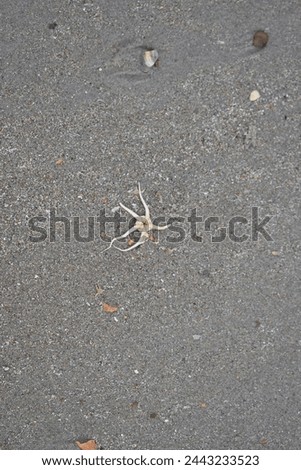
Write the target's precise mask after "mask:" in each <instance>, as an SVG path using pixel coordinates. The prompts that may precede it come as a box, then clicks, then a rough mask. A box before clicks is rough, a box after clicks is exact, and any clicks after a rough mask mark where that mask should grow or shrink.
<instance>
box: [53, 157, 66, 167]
mask: <svg viewBox="0 0 301 470" xmlns="http://www.w3.org/2000/svg"><path fill="white" fill-rule="evenodd" d="M55 164H56V166H62V165H63V164H64V160H63V159H62V158H59V159H58V160H56V162H55Z"/></svg>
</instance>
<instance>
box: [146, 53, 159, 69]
mask: <svg viewBox="0 0 301 470" xmlns="http://www.w3.org/2000/svg"><path fill="white" fill-rule="evenodd" d="M143 59H144V63H145V65H146V66H147V67H153V66H154V65H155V63H156V62H157V60H158V59H159V54H158V51H156V49H152V50H151V51H145V52H144V54H143Z"/></svg>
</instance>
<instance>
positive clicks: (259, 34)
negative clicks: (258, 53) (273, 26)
mask: <svg viewBox="0 0 301 470" xmlns="http://www.w3.org/2000/svg"><path fill="white" fill-rule="evenodd" d="M268 40H269V35H268V33H266V32H265V31H256V33H254V36H253V46H254V47H257V49H263V48H264V47H265V46H266V45H267V43H268Z"/></svg>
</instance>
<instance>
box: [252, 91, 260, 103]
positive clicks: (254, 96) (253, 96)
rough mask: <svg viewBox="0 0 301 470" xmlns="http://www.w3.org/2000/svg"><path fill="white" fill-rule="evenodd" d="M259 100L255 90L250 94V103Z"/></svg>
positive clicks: (257, 92) (258, 94)
mask: <svg viewBox="0 0 301 470" xmlns="http://www.w3.org/2000/svg"><path fill="white" fill-rule="evenodd" d="M258 98H260V93H259V91H257V90H253V91H252V93H251V94H250V101H256V100H258Z"/></svg>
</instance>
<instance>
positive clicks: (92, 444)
mask: <svg viewBox="0 0 301 470" xmlns="http://www.w3.org/2000/svg"><path fill="white" fill-rule="evenodd" d="M75 443H76V445H77V446H78V447H79V448H80V449H81V450H96V449H97V443H96V441H95V439H90V440H89V441H86V442H79V441H75Z"/></svg>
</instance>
